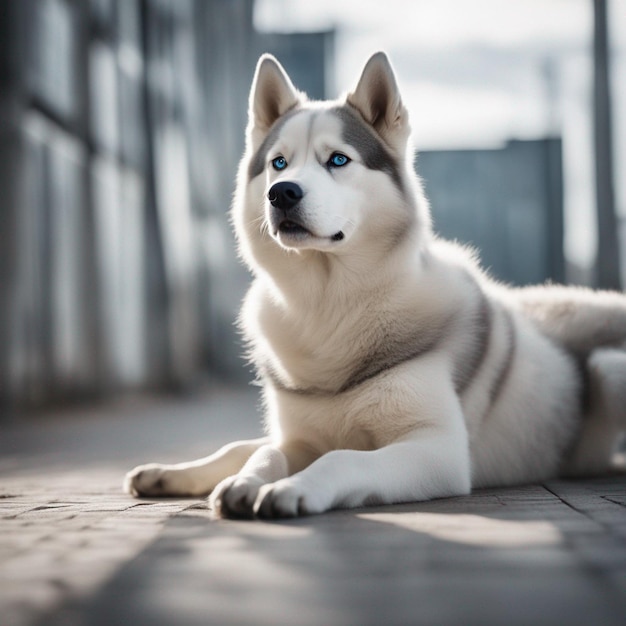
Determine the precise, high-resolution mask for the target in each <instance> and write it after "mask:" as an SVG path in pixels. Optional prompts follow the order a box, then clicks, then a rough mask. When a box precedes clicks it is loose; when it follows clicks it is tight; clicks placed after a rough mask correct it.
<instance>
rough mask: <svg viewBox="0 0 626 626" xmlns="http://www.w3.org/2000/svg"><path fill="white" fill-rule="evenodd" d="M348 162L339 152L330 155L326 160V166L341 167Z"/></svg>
mask: <svg viewBox="0 0 626 626" xmlns="http://www.w3.org/2000/svg"><path fill="white" fill-rule="evenodd" d="M349 162H350V159H349V158H348V157H347V156H346V155H345V154H341V152H335V153H334V154H332V155H331V157H330V159H328V165H330V166H331V167H343V166H344V165H347V164H348V163H349Z"/></svg>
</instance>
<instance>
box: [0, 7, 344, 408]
mask: <svg viewBox="0 0 626 626" xmlns="http://www.w3.org/2000/svg"><path fill="white" fill-rule="evenodd" d="M252 10H253V0H229V1H228V2H226V1H223V0H90V1H87V0H23V1H20V2H15V1H14V0H0V190H1V193H0V402H1V403H2V406H3V407H4V408H5V409H6V408H7V407H12V406H32V405H40V404H43V403H46V402H49V401H57V400H66V399H68V398H73V397H79V396H85V395H87V396H91V395H93V394H101V393H106V392H108V391H110V390H115V389H119V388H128V387H142V388H145V387H151V388H163V387H167V386H170V387H171V386H174V387H186V386H188V385H190V384H193V383H194V381H195V380H196V378H197V377H198V375H200V374H201V373H202V372H205V371H206V370H207V369H209V370H210V369H212V370H213V371H214V372H215V373H217V374H220V375H221V374H225V375H231V376H232V375H235V376H236V375H239V376H242V375H244V374H243V366H242V362H241V360H240V357H239V353H240V352H241V346H240V345H239V342H238V340H237V336H236V332H235V329H234V327H233V319H234V317H235V315H236V311H237V309H238V306H239V302H240V299H241V296H242V294H243V292H244V290H245V286H246V284H247V280H248V278H247V275H246V272H245V270H244V269H243V268H242V266H241V265H240V264H239V262H238V261H237V259H236V255H235V247H234V242H233V240H232V236H231V234H230V226H229V223H228V214H227V213H228V208H229V205H230V199H231V195H232V190H233V181H234V177H235V172H236V167H237V163H238V160H239V158H240V156H241V153H242V150H243V139H244V137H243V129H244V127H245V116H246V108H247V96H248V90H249V86H250V80H251V78H252V73H253V71H254V65H255V61H256V57H257V56H258V54H259V53H260V52H262V51H264V50H266V49H269V50H271V51H275V52H276V53H278V54H280V55H281V57H282V60H284V62H285V65H286V66H287V67H288V68H289V70H290V71H291V72H293V75H294V79H295V80H296V82H298V83H299V84H301V85H303V86H304V87H305V88H308V89H310V90H311V92H312V93H313V95H315V96H317V97H324V96H325V95H326V92H325V85H327V84H328V77H327V71H328V68H329V67H330V66H331V61H332V59H331V55H332V50H333V46H332V40H333V34H332V33H328V32H324V33H319V34H316V33H312V34H307V35H306V36H298V35H288V36H287V35H277V36H272V35H259V34H257V33H255V31H254V28H253V25H252ZM300 79H301V80H300Z"/></svg>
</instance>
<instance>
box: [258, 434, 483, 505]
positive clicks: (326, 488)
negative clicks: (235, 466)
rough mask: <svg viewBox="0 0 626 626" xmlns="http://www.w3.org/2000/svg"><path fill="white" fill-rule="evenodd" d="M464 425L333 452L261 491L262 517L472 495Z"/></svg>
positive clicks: (265, 486) (259, 503) (259, 499)
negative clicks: (377, 445)
mask: <svg viewBox="0 0 626 626" xmlns="http://www.w3.org/2000/svg"><path fill="white" fill-rule="evenodd" d="M470 489H471V476H470V462H469V448H468V442H467V434H466V432H465V428H464V425H463V427H462V428H457V429H452V430H450V429H443V430H436V429H432V430H428V431H426V432H424V431H419V430H418V431H416V432H414V433H412V434H411V435H410V436H408V437H405V438H403V439H402V440H400V441H397V442H395V443H393V444H391V445H388V446H385V447H384V448H380V449H378V450H372V451H358V450H334V451H332V452H329V453H328V454H325V455H324V456H322V457H320V458H319V459H318V460H317V461H315V462H314V463H313V464H312V465H311V466H309V467H308V468H306V469H305V470H303V471H302V472H300V473H298V474H295V475H294V476H291V477H288V478H283V479H281V480H279V481H277V482H274V483H273V484H267V485H264V486H263V487H260V489H259V492H258V495H257V496H256V501H255V503H254V505H253V510H254V514H255V515H257V516H258V517H264V518H273V517H294V516H296V515H303V514H313V513H322V512H324V511H327V510H329V509H332V508H337V507H347V508H350V507H357V506H361V505H364V504H392V503H398V502H412V501H418V500H428V499H431V498H440V497H446V496H455V495H463V494H467V493H469V492H470Z"/></svg>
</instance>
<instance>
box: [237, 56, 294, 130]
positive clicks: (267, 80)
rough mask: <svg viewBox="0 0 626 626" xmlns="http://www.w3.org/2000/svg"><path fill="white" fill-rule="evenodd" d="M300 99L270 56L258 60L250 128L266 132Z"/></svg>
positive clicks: (280, 67)
mask: <svg viewBox="0 0 626 626" xmlns="http://www.w3.org/2000/svg"><path fill="white" fill-rule="evenodd" d="M303 98H304V96H303V94H301V93H300V92H299V91H298V90H297V89H296V88H295V87H294V86H293V83H292V82H291V80H290V79H289V76H287V72H285V70H284V69H283V67H282V65H281V64H280V63H279V62H278V61H277V60H276V59H275V58H274V57H273V56H272V55H271V54H264V55H263V56H261V58H260V59H259V62H258V63H257V66H256V72H255V74H254V79H253V81H252V88H251V90H250V102H249V117H250V119H249V122H250V124H251V125H252V126H253V127H254V128H256V129H258V130H261V131H267V130H269V129H270V127H271V126H272V124H273V123H274V122H275V121H276V120H277V119H278V118H279V117H280V116H281V115H283V114H284V113H286V112H287V111H289V110H290V109H292V108H294V107H295V106H297V105H298V104H299V103H300V102H302V100H303Z"/></svg>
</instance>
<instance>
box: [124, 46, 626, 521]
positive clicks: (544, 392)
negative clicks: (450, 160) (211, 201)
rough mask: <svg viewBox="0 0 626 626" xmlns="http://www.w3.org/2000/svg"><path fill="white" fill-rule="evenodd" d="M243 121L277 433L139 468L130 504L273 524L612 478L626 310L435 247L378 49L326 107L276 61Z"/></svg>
mask: <svg viewBox="0 0 626 626" xmlns="http://www.w3.org/2000/svg"><path fill="white" fill-rule="evenodd" d="M249 115H250V117H249V125H248V129H247V146H246V153H245V156H244V158H243V161H242V163H241V167H240V171H239V176H238V190H237V194H236V198H235V202H234V208H233V221H234V224H235V228H236V232H237V236H238V239H239V243H240V249H241V254H242V256H243V258H244V259H245V261H246V262H247V264H248V265H249V267H250V268H251V270H252V272H253V274H254V281H253V284H252V286H251V288H250V291H249V293H248V295H247V297H246V299H245V303H244V306H243V310H242V314H241V327H242V329H243V332H244V335H245V338H246V339H247V341H248V343H249V347H250V355H251V359H252V361H253V363H254V365H255V366H256V370H257V372H258V376H259V379H260V381H261V382H262V384H263V397H264V403H265V408H266V426H267V433H268V436H267V437H264V438H262V439H256V440H250V441H240V442H236V443H233V444H230V445H227V446H225V447H224V448H222V449H221V450H219V451H218V452H216V453H215V454H213V455H211V456H209V457H207V458H204V459H200V460H197V461H193V462H191V463H181V464H178V465H159V464H149V465H143V466H140V467H137V468H135V469H134V470H132V471H131V472H130V473H129V474H128V475H127V476H126V480H125V488H126V490H127V491H128V492H129V493H132V494H134V495H138V496H183V495H200V494H208V493H210V494H211V495H210V499H209V502H210V505H211V506H212V508H213V510H214V511H215V514H216V515H221V516H225V517H254V516H258V517H262V518H272V517H290V516H296V515H303V514H312V513H321V512H323V511H326V510H328V509H331V508H336V507H357V506H361V505H367V504H388V503H396V502H407V501H417V500H426V499H430V498H440V497H445V496H456V495H460V494H467V493H469V492H470V490H471V489H472V488H474V487H487V486H504V485H514V484H519V483H528V482H536V481H542V480H545V479H548V478H551V477H555V476H559V475H564V474H567V475H589V474H595V473H599V472H603V471H605V470H607V468H608V467H609V463H610V458H611V454H612V452H613V448H614V444H615V442H616V439H617V436H618V434H619V432H620V430H621V429H622V428H623V427H624V426H625V425H626V296H624V295H622V294H618V293H609V292H599V293H597V292H592V291H589V290H585V289H580V288H578V289H576V288H565V287H537V288H526V289H513V288H508V287H505V286H503V285H500V284H497V283H495V282H494V281H492V280H490V278H489V277H488V276H486V275H485V274H484V273H483V272H482V271H481V270H480V268H479V267H478V264H477V261H476V260H475V258H474V256H473V254H472V253H471V252H469V251H468V250H466V249H463V248H462V247H460V246H458V245H456V244H451V243H448V242H444V241H441V240H440V239H438V238H437V237H436V236H435V235H434V234H433V232H432V229H431V221H430V218H429V209H428V204H427V202H426V200H425V198H424V196H423V194H422V190H421V187H420V182H419V180H418V179H417V177H416V175H415V174H414V168H413V162H414V160H413V151H412V149H411V148H410V146H409V130H410V129H409V121H408V115H407V110H406V108H405V107H404V105H403V103H402V99H401V97H400V93H399V90H398V86H397V83H396V79H395V76H394V73H393V71H392V68H391V66H390V63H389V61H388V59H387V57H386V56H385V54H384V53H377V54H375V55H374V56H372V57H371V58H370V59H369V61H368V62H367V64H366V66H365V68H364V70H363V73H362V75H361V77H360V79H359V81H358V83H357V86H356V88H355V89H354V91H352V92H351V93H349V94H348V95H347V96H346V97H345V98H342V99H340V100H338V101H332V102H311V101H309V100H307V98H306V96H305V95H304V94H302V93H300V92H298V91H297V90H296V89H295V88H294V86H293V84H292V82H291V80H290V79H289V77H288V76H287V75H286V73H285V71H284V70H283V69H282V67H281V66H280V65H279V63H278V62H277V61H276V60H275V59H274V58H273V57H272V56H269V55H265V56H263V57H261V59H260V60H259V63H258V66H257V69H256V74H255V77H254V82H253V85H252V91H251V96H250V105H249ZM451 184H454V183H451Z"/></svg>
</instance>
